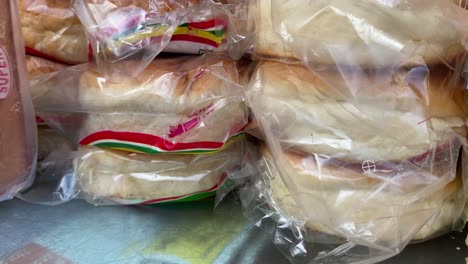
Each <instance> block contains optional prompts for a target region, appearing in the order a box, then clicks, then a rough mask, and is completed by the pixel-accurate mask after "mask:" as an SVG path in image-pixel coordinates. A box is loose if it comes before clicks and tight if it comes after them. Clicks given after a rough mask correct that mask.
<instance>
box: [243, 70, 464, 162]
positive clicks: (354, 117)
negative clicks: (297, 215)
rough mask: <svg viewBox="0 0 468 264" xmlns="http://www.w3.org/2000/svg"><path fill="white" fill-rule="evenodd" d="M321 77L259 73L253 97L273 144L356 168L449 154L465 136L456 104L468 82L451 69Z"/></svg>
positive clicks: (328, 73)
mask: <svg viewBox="0 0 468 264" xmlns="http://www.w3.org/2000/svg"><path fill="white" fill-rule="evenodd" d="M320 75H321V76H320V78H319V76H318V75H315V74H314V73H313V72H312V71H310V70H308V69H307V68H305V67H302V66H295V65H286V64H282V63H278V62H272V61H265V62H262V63H261V64H260V65H259V66H258V68H257V70H256V72H255V73H254V77H253V78H252V81H251V85H250V86H251V92H250V95H249V97H250V104H251V105H252V108H253V109H254V113H255V114H256V115H258V116H257V117H258V119H262V120H263V121H262V122H265V123H264V124H262V127H263V128H264V129H266V130H267V131H265V133H267V138H268V137H270V138H275V139H277V140H278V141H279V142H280V143H281V146H282V147H283V148H284V149H289V148H291V149H295V150H298V151H302V152H305V153H310V154H314V153H316V154H319V155H325V156H329V157H331V158H337V159H340V160H344V161H349V162H354V161H358V162H362V161H365V160H373V161H395V160H396V161H399V160H410V159H413V158H414V159H418V157H420V156H421V155H422V156H424V155H426V154H427V153H428V152H430V151H433V150H435V149H438V148H444V146H447V145H449V144H450V142H452V141H453V140H454V138H456V137H458V132H457V131H458V130H460V129H463V128H464V119H463V116H464V112H463V109H462V107H461V106H460V105H459V104H457V102H456V100H455V98H456V97H461V98H463V89H462V86H461V85H462V82H461V80H460V78H459V77H457V76H456V73H452V72H451V71H450V70H447V69H445V68H442V67H438V68H433V69H428V68H427V67H425V66H415V67H409V68H408V69H400V71H396V72H393V71H391V72H389V73H388V74H386V73H383V72H382V73H378V72H374V73H373V74H367V73H365V72H352V71H351V72H349V73H346V72H342V73H341V74H338V73H336V72H333V71H323V72H320ZM342 75H344V76H342ZM348 75H349V76H348ZM322 78H323V79H324V80H326V81H327V82H325V81H323V80H322ZM255 134H257V135H258V133H255Z"/></svg>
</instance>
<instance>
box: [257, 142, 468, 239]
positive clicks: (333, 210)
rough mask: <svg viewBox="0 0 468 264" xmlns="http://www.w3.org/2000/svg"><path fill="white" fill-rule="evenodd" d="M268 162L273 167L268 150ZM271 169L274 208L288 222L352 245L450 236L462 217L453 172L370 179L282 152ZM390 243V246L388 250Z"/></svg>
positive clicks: (327, 162) (394, 174)
mask: <svg viewBox="0 0 468 264" xmlns="http://www.w3.org/2000/svg"><path fill="white" fill-rule="evenodd" d="M264 159H265V160H266V162H267V163H270V164H271V162H272V157H271V154H270V152H269V151H268V149H267V148H264ZM276 165H277V166H278V167H280V168H281V172H279V171H278V170H277V169H276V168H277V167H275V166H271V165H270V166H268V168H269V170H268V171H269V172H270V173H271V175H270V176H271V182H270V184H271V199H272V201H271V205H272V206H274V207H275V208H277V209H278V210H279V211H280V212H281V213H282V214H283V215H285V216H286V217H288V218H290V219H293V220H295V221H298V222H299V223H302V224H303V225H304V226H305V227H306V228H307V229H308V230H310V231H319V232H324V233H328V234H332V235H335V236H338V237H346V238H351V239H352V241H361V242H360V243H363V242H362V241H366V242H364V243H367V242H368V243H372V244H376V245H382V246H383V245H386V247H389V246H390V247H393V246H392V245H398V244H400V243H406V242H407V241H409V240H424V239H428V238H431V237H433V236H436V235H440V234H441V233H444V232H448V231H450V230H451V228H452V224H454V223H456V222H457V221H458V220H459V219H460V217H461V214H462V209H463V204H464V202H465V201H462V200H460V199H459V198H458V197H459V196H458V195H459V192H460V191H461V186H462V181H461V178H460V175H458V176H457V177H456V178H455V179H453V177H454V175H455V171H454V169H455V168H454V167H453V168H448V167H445V168H439V169H435V170H433V171H428V170H425V169H422V168H418V167H417V166H413V168H412V169H408V170H406V171H405V170H401V171H398V172H397V171H394V172H392V173H391V175H387V176H386V175H385V172H375V173H370V174H366V173H363V171H362V170H356V169H355V168H346V167H341V166H335V165H334V164H333V162H332V161H330V160H325V159H324V160H321V158H320V157H318V156H315V157H314V156H311V155H307V156H304V155H300V154H296V153H292V152H284V153H282V154H281V156H279V158H278V161H277V163H276ZM388 243H392V244H388Z"/></svg>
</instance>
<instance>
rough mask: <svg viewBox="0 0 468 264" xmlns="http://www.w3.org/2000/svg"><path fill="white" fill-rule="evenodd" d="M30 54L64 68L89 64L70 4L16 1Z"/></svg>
mask: <svg viewBox="0 0 468 264" xmlns="http://www.w3.org/2000/svg"><path fill="white" fill-rule="evenodd" d="M16 2H18V5H19V10H20V18H21V24H22V30H23V36H24V39H25V45H26V51H27V52H28V53H29V54H33V55H36V56H40V57H43V58H48V59H49V60H54V61H59V62H62V63H67V64H80V63H85V62H87V61H88V40H87V38H86V33H85V30H84V28H83V26H82V25H81V23H80V20H79V19H78V18H77V17H76V16H75V14H74V13H73V11H72V9H71V1H70V0H61V1H56V0H16Z"/></svg>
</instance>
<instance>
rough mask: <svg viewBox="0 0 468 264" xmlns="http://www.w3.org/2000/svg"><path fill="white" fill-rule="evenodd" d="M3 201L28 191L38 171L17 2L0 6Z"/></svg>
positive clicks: (0, 186) (0, 180) (0, 176)
mask: <svg viewBox="0 0 468 264" xmlns="http://www.w3.org/2000/svg"><path fill="white" fill-rule="evenodd" d="M0 7H1V8H0V25H2V27H0V124H1V125H0V201H1V200H5V199H9V198H12V197H13V196H14V195H15V194H16V193H17V192H18V191H20V190H21V189H23V188H25V187H27V186H28V185H29V184H30V183H31V181H32V179H33V177H34V171H35V167H36V155H37V146H36V140H37V138H36V130H35V126H36V124H35V122H34V111H33V109H32V104H31V99H30V98H29V91H28V82H27V73H26V66H25V64H24V49H23V39H22V37H21V34H20V35H18V34H15V32H17V31H18V30H19V27H20V25H19V16H18V10H17V6H16V3H15V2H14V1H3V2H2V3H1V4H0Z"/></svg>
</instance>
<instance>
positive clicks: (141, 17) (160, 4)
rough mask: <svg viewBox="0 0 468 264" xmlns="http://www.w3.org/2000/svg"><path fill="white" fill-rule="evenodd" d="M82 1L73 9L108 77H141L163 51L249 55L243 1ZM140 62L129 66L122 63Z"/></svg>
mask: <svg viewBox="0 0 468 264" xmlns="http://www.w3.org/2000/svg"><path fill="white" fill-rule="evenodd" d="M113 2H115V1H96V0H76V1H74V4H73V8H74V10H75V13H76V14H77V16H78V17H79V18H80V20H81V22H82V24H83V25H84V26H85V28H86V30H87V32H88V35H89V39H90V42H91V47H92V53H93V55H94V56H93V57H94V59H95V61H96V63H97V64H98V67H99V69H100V71H101V72H102V73H103V74H104V75H106V77H108V78H112V76H114V75H119V74H122V73H125V74H128V75H131V76H136V75H138V74H140V73H141V72H142V70H143V69H144V68H145V67H146V66H147V65H148V64H149V63H150V62H151V61H152V60H153V59H154V58H155V57H156V55H158V54H159V53H160V52H161V51H163V50H164V51H165V52H174V53H185V54H200V53H204V52H207V51H213V52H221V53H229V54H230V55H231V56H232V57H234V58H240V57H241V56H242V55H243V50H242V48H241V46H242V45H241V44H240V43H241V42H245V39H246V36H245V34H246V31H245V28H242V25H243V22H245V14H246V13H245V12H246V5H245V4H241V3H243V2H241V1H238V2H233V3H218V2H215V1H210V0H204V1H203V0H202V1H198V0H197V1H192V0H190V1H189V0H187V1H160V0H158V1H129V2H128V3H127V4H124V3H121V2H119V4H118V5H115V3H113ZM244 45H245V44H244ZM128 60H133V61H138V64H135V65H133V66H132V67H130V68H129V67H128V65H127V63H124V64H120V62H122V61H128Z"/></svg>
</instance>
